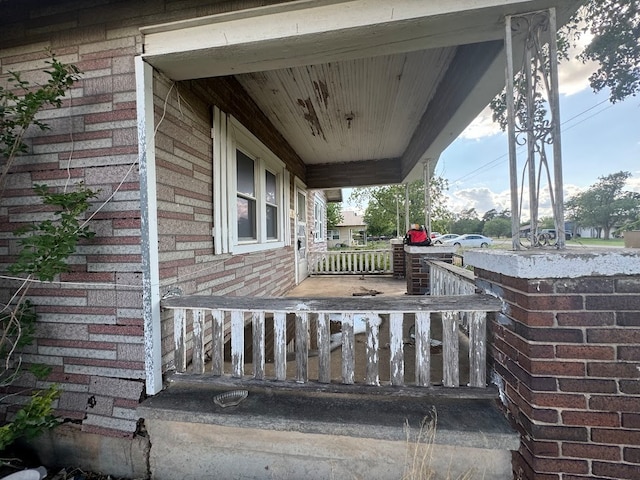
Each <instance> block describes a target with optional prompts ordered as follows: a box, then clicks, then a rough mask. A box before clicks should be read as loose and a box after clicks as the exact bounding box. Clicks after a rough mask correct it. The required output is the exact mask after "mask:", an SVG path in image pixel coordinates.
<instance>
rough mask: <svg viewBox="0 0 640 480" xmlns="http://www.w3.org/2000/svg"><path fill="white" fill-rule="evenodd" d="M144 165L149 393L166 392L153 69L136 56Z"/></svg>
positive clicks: (142, 203) (142, 195) (142, 214)
mask: <svg viewBox="0 0 640 480" xmlns="http://www.w3.org/2000/svg"><path fill="white" fill-rule="evenodd" d="M135 69H136V105H137V117H138V163H139V166H140V234H141V237H142V238H141V240H142V316H143V322H144V366H145V379H146V391H147V394H148V395H155V394H156V393H158V392H160V390H162V341H161V340H162V337H161V335H160V272H159V267H158V209H157V197H156V165H155V154H156V151H155V149H156V145H155V138H154V128H155V122H154V116H153V68H152V67H151V65H149V64H147V63H146V62H144V60H143V59H142V57H139V56H138V57H135Z"/></svg>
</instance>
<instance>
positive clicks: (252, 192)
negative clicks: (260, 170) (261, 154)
mask: <svg viewBox="0 0 640 480" xmlns="http://www.w3.org/2000/svg"><path fill="white" fill-rule="evenodd" d="M236 164H237V167H236V169H237V176H238V193H242V194H244V195H246V196H249V197H255V196H256V187H255V181H254V177H253V166H254V165H253V160H251V159H250V158H249V157H247V156H246V155H245V154H244V153H242V152H241V151H240V150H236ZM238 218H240V217H238Z"/></svg>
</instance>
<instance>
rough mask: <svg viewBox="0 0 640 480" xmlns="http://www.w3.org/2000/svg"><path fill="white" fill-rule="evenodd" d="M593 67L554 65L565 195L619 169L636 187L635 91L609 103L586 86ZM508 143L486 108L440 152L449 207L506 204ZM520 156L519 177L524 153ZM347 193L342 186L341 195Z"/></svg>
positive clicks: (639, 102)
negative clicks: (633, 94)
mask: <svg viewBox="0 0 640 480" xmlns="http://www.w3.org/2000/svg"><path fill="white" fill-rule="evenodd" d="M593 71H595V66H594V65H584V64H582V62H580V61H578V60H571V61H568V62H563V63H561V64H560V67H559V77H560V79H559V84H560V121H561V125H562V127H561V128H562V132H561V144H562V165H563V180H564V186H565V188H564V197H565V201H566V200H567V199H568V198H570V197H571V196H572V195H575V194H576V193H579V192H580V191H583V190H585V189H586V188H588V187H589V186H591V185H593V184H595V183H596V182H597V181H598V177H602V176H606V175H609V174H612V173H616V172H619V171H629V172H631V174H632V177H631V178H630V179H629V182H628V183H627V185H626V189H627V190H632V191H636V192H640V96H637V97H629V98H627V99H625V100H624V101H622V102H618V103H616V104H611V103H610V102H609V100H608V91H602V92H600V93H598V94H595V93H594V92H593V90H592V89H591V87H590V86H589V82H588V76H589V74H590V73H591V72H593ZM508 147H509V145H508V139H507V135H506V134H505V133H503V132H501V131H500V129H499V127H498V125H497V124H495V123H493V121H492V120H491V111H490V110H489V109H488V108H487V109H485V110H484V111H483V112H482V113H481V114H480V115H479V116H478V117H477V118H476V119H475V120H474V121H473V122H472V123H471V124H470V125H469V127H467V129H466V130H465V131H464V132H463V133H462V135H461V136H460V137H458V139H457V140H455V141H454V142H453V143H452V144H451V145H450V146H449V147H448V148H447V149H446V150H445V151H444V152H443V153H442V155H441V156H440V159H439V161H438V163H437V165H436V169H435V175H437V176H440V177H443V178H445V179H447V180H448V183H449V190H448V191H447V192H446V195H447V197H448V200H447V206H448V207H449V209H450V210H452V211H454V212H460V211H462V210H465V209H469V208H475V209H476V212H477V213H478V214H479V215H480V216H482V215H483V214H484V213H485V212H487V211H489V210H491V209H496V210H498V211H501V210H504V209H509V210H510V209H511V200H510V193H509V158H508ZM519 157H521V159H520V160H519V162H520V164H519V174H518V182H519V183H520V182H521V176H522V168H523V167H522V162H523V160H522V158H524V157H523V154H522V153H520V154H519ZM349 193H350V191H345V192H343V194H344V198H345V200H347V199H348V196H349ZM525 195H526V194H525ZM540 202H541V203H540V207H541V208H540V214H541V216H551V210H550V208H549V206H550V205H549V204H550V202H549V201H548V199H546V196H545V198H543V195H542V194H541V200H540ZM345 207H347V208H349V206H348V204H346V205H345ZM524 216H526V213H525V215H524Z"/></svg>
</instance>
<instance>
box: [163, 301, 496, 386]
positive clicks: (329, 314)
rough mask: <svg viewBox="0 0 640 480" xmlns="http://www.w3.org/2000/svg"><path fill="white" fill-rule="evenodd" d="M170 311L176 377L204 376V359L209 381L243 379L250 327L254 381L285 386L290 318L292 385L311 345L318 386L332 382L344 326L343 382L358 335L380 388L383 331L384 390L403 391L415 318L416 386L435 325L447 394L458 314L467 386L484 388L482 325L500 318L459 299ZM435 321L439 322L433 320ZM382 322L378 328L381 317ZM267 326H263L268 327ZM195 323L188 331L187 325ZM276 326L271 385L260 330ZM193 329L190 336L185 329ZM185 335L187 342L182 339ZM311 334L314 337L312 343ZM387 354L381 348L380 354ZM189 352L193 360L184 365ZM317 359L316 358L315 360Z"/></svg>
mask: <svg viewBox="0 0 640 480" xmlns="http://www.w3.org/2000/svg"><path fill="white" fill-rule="evenodd" d="M162 307H163V308H165V309H171V310H173V315H174V334H175V367H176V370H177V372H187V367H188V365H189V364H190V368H189V371H190V372H191V373H195V374H202V373H204V372H205V369H207V370H208V366H207V367H205V355H206V354H209V355H210V356H211V366H210V370H211V373H212V374H213V375H225V374H230V375H231V376H233V377H236V378H246V377H245V358H244V356H245V345H244V342H245V327H246V326H247V325H248V324H251V326H252V352H253V353H252V357H253V358H252V363H253V367H252V370H253V371H252V374H251V377H252V378H254V379H256V380H276V381H285V380H287V340H286V339H287V332H286V329H287V316H288V315H290V316H293V317H294V318H295V321H294V323H293V324H294V325H295V380H296V382H298V383H307V382H309V381H310V379H309V375H308V365H309V363H308V362H309V357H310V345H313V346H314V347H316V349H317V356H318V378H317V379H316V378H314V379H311V380H314V381H317V382H320V383H330V382H331V350H332V345H331V342H332V335H331V332H330V323H331V322H337V323H339V324H340V325H341V333H340V334H339V335H338V336H339V345H340V346H341V381H342V383H343V384H353V383H355V375H354V366H355V346H356V342H355V333H356V332H355V331H356V330H357V329H358V328H361V329H362V331H363V332H364V335H365V341H364V343H365V357H366V358H365V362H366V367H365V371H366V375H365V379H364V383H365V384H367V385H380V377H379V368H380V355H379V354H380V350H381V345H380V334H381V329H382V328H388V331H386V332H385V334H386V333H388V338H389V344H388V348H389V354H390V359H389V362H390V363H389V367H390V375H389V383H390V384H391V385H398V386H400V385H405V378H404V368H405V355H404V343H405V338H404V330H403V321H404V316H405V315H413V316H414V317H415V324H414V325H415V385H416V386H419V387H427V386H430V385H431V345H432V343H431V330H432V329H431V327H432V321H441V322H442V355H443V372H442V380H443V385H444V386H445V387H458V386H459V385H460V363H459V358H458V357H459V349H460V345H459V337H458V322H459V320H458V319H459V313H460V312H464V314H465V316H466V317H467V318H468V319H469V322H470V324H471V325H473V328H472V329H471V330H470V335H469V386H472V387H485V386H486V378H485V377H486V374H485V372H486V364H485V363H486V351H485V349H486V333H485V332H486V328H485V327H486V317H487V313H488V312H497V311H499V310H500V302H499V300H498V299H496V298H493V297H490V296H487V295H464V296H456V297H450V296H448V297H442V296H408V297H369V298H363V297H358V298H355V297H346V298H345V297H342V298H292V297H278V298H266V297H215V296H187V297H173V298H168V299H165V300H163V301H162ZM436 314H440V315H436ZM383 316H384V318H385V322H384V326H382V323H383V322H382V321H381V319H382V317H383ZM267 320H268V322H267ZM191 322H192V325H191ZM266 323H268V324H269V325H271V324H272V325H273V363H274V374H273V378H268V375H267V374H266V373H265V351H266V349H265V346H266V338H267V335H266V332H265V324H266ZM188 327H191V328H188ZM188 331H189V332H190V335H187V332H188ZM310 332H314V334H313V335H310ZM226 341H229V342H230V345H231V356H230V365H228V367H227V368H229V369H230V371H229V372H225V358H224V344H225V342H226ZM384 348H386V345H385V347H384ZM188 350H190V351H191V358H190V359H188V358H187V352H188ZM315 354H316V352H315V351H314V355H315Z"/></svg>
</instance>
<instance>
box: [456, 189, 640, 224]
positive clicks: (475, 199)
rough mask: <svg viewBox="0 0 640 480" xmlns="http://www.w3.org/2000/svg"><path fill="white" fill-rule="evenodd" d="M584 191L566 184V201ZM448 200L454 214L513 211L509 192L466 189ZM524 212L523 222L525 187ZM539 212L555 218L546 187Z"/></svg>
mask: <svg viewBox="0 0 640 480" xmlns="http://www.w3.org/2000/svg"><path fill="white" fill-rule="evenodd" d="M637 187H638V188H639V189H640V180H639V181H638V182H637ZM584 190H585V187H579V186H577V185H571V184H565V185H564V191H563V193H564V200H565V201H566V200H568V199H569V198H571V197H572V196H574V195H576V194H577V193H579V192H582V191H584ZM519 198H520V197H519ZM448 200H449V202H448V205H449V207H450V209H451V210H452V211H453V212H455V213H460V212H462V211H463V210H469V209H470V208H475V209H476V212H478V215H479V216H480V217H482V215H484V214H485V213H486V212H488V211H489V210H492V209H495V210H498V211H502V210H511V193H510V191H509V190H503V191H501V192H494V191H492V190H491V189H490V188H488V187H477V188H465V189H461V190H456V191H454V192H450V193H449V196H448ZM522 212H523V213H522V220H523V221H527V220H528V219H529V190H528V188H527V187H525V189H524V192H523V194H522ZM538 212H539V217H541V218H542V217H552V216H553V209H552V207H551V197H550V196H549V193H548V189H547V187H546V185H545V186H542V187H541V191H540V202H539V207H538Z"/></svg>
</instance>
